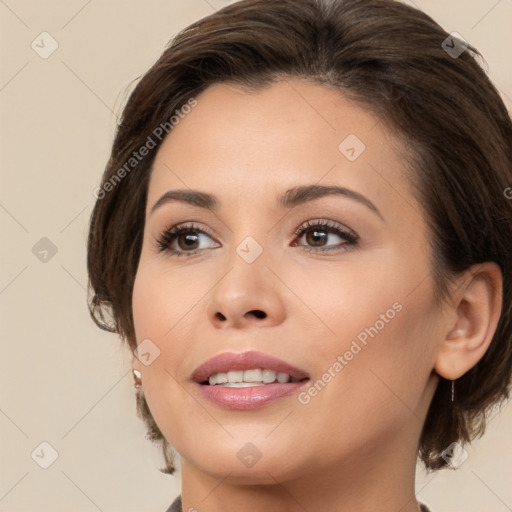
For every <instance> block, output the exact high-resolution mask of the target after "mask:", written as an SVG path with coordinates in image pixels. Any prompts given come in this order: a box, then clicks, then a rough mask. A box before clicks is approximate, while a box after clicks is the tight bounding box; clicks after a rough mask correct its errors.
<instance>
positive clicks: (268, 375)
mask: <svg viewBox="0 0 512 512" xmlns="http://www.w3.org/2000/svg"><path fill="white" fill-rule="evenodd" d="M305 380H309V379H308V378H307V377H303V378H296V377H292V376H291V375H289V374H288V373H284V372H277V371H275V370H271V369H269V368H253V369H249V370H229V371H227V372H219V373H214V374H212V375H210V376H209V378H208V380H204V381H202V382H201V383H200V384H202V385H204V386H218V387H224V388H249V387H255V386H267V385H269V384H274V383H275V384H287V383H295V382H303V381H305Z"/></svg>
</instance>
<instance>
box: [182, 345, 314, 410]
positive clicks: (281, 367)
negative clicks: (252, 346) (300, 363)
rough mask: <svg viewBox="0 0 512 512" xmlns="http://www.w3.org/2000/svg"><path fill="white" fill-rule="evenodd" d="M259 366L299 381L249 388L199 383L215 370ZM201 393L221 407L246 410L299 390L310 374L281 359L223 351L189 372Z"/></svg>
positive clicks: (249, 353) (224, 370) (245, 368)
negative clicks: (285, 374)
mask: <svg viewBox="0 0 512 512" xmlns="http://www.w3.org/2000/svg"><path fill="white" fill-rule="evenodd" d="M253 368H262V369H269V370H274V371H275V372H281V373H287V374H288V375H290V377H293V378H294V379H297V380H298V381H299V382H288V383H280V382H273V383H272V384H262V385H261V386H252V387H248V388H225V387H222V386H210V385H205V384H202V383H203V382H205V381H207V380H208V377H210V375H213V374H214V373H221V372H222V373H225V372H228V371H229V370H251V369H253ZM191 379H192V381H193V382H194V385H195V386H196V389H197V391H198V392H199V394H200V396H202V397H203V398H206V399H207V400H208V401H210V402H211V403H213V404H215V405H217V406H218V407H221V408H224V409H237V410H248V409H258V408H261V407H264V406H266V405H268V404H270V403H271V402H274V401H275V400H277V399H279V398H284V397H286V396H290V395H292V394H295V393H297V392H298V391H299V389H300V388H302V387H303V386H305V385H306V383H307V382H308V381H309V374H308V373H307V372H305V371H304V370H300V369H299V368H296V367H295V366H292V365H291V364H289V363H286V362H285V361H282V360H281V359H277V358H276V357H273V356H270V355H267V354H262V353H261V352H255V351H249V352H242V353H235V352H225V353H223V354H219V355H217V356H215V357H212V358H211V359H208V360H207V361H205V362H204V363H203V364H201V365H200V366H199V367H198V368H197V369H196V370H195V371H194V372H193V373H192V376H191Z"/></svg>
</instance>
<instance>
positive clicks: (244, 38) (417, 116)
mask: <svg viewBox="0 0 512 512" xmlns="http://www.w3.org/2000/svg"><path fill="white" fill-rule="evenodd" d="M450 37H451V35H450V34H448V33H447V32H446V31H445V30H443V29H442V28H441V27H440V26H439V25H438V24H437V23H436V22H435V21H434V20H432V19H431V18H430V17H429V16H427V15H426V14H424V13H423V12H421V11H419V10H416V9H414V8H412V7H409V6H407V5H405V4H402V3H399V2H395V1H393V0H242V1H240V2H237V3H234V4H232V5H229V6H227V7H225V8H223V9H221V10H219V11H218V12H216V13H214V14H212V15H211V16H208V17H206V18H203V19H201V20H199V21H197V22H195V23H193V24H192V25H190V26H189V27H187V28H186V29H184V30H183V31H181V32H180V33H179V34H178V35H177V36H176V37H175V38H174V39H173V40H172V41H171V43H170V44H169V46H168V47H167V48H166V49H165V51H164V52H163V54H162V55H161V57H160V58H159V59H158V61H157V62H156V63H155V64H154V65H153V66H152V67H151V68H150V69H149V71H148V72H147V73H146V74H145V75H144V76H143V77H142V79H141V80H140V81H139V82H138V84H137V86H136V87H135V89H134V90H133V92H132V93H131V95H130V97H129V100H128V102H127V104H126V107H125V108H124V111H123V113H122V118H121V122H120V124H119V126H118V129H117V133H116V136H115V141H114V143H113V147H112V153H111V156H110V160H109V162H108V164H107V166H106V169H105V172H104V175H103V179H102V186H101V189H100V188H99V189H98V190H100V191H101V195H98V196H97V197H98V200H97V202H96V205H95V207H94V211H93V213H92V216H91V223H90V232H89V239H88V258H87V265H88V272H89V285H90V288H91V290H92V293H91V300H90V304H89V308H90V312H91V315H92V317H93V319H94V320H95V322H96V323H97V324H98V325H99V326H100V327H101V328H103V329H106V330H108V331H111V332H116V333H118V334H120V335H121V337H122V338H123V339H125V340H126V341H127V342H128V344H129V346H130V348H131V349H134V348H135V347H136V339H135V331H134V324H133V316H132V307H131V299H132V290H133V284H134V279H135V274H136V271H137V266H138V261H139V257H140V253H141V247H142V236H143V232H144V222H145V206H146V198H147V190H148V182H149V177H150V173H151V168H152V163H153V160H154V157H155V154H156V151H157V150H158V147H159V145H160V144H161V140H159V141H158V142H157V147H156V149H153V150H152V152H151V153H150V154H149V155H148V156H146V157H145V158H144V159H143V160H142V161H140V163H139V162H137V163H136V165H134V168H133V170H132V169H129V171H130V172H128V171H126V168H125V171H126V172H124V173H121V174H122V179H120V169H121V167H120V166H122V165H123V164H125V163H126V162H127V161H129V159H130V158H131V157H132V155H133V152H134V151H137V150H138V149H139V148H140V147H141V145H143V144H144V143H145V141H147V140H148V137H150V136H151V135H152V134H154V130H155V128H156V127H158V126H162V123H165V122H168V120H169V119H170V118H171V117H172V116H173V114H175V112H176V110H177V109H180V108H181V107H182V106H183V105H185V104H186V102H187V101H189V100H190V99H191V98H194V97H195V96H197V95H198V94H200V93H201V92H202V91H204V90H205V89H206V88H207V87H208V86H210V85H212V84H214V83H222V82H225V83H226V82H231V83H234V84H238V85H241V86H245V87H247V88H249V89H253V90H258V89H260V88H262V87H264V86H266V85H269V84H271V83H273V82H275V81H278V80H285V79H287V78H292V77H297V78H303V79H306V80H311V81H313V82H316V83H320V84H325V85H329V86H334V87H336V88H337V90H338V91H339V92H340V93H341V94H343V95H344V96H346V97H347V98H349V99H352V100H354V101H356V102H358V103H359V104H360V105H362V106H363V107H365V108H368V109H369V110H371V111H372V112H375V113H376V114H378V115H379V116H381V118H382V119H384V120H385V123H386V125H387V126H388V128H389V129H391V130H393V131H394V132H396V133H397V134H398V135H399V137H400V139H401V140H402V141H403V142H404V146H405V147H407V148H409V150H410V155H411V158H410V162H409V164H410V166H411V169H412V170H413V171H414V172H413V174H412V180H411V181H412V182H413V185H414V191H415V194H416V195H417V198H418V199H419V201H420V204H421V205H422V207H423V210H424V211H423V214H424V216H425V218H426V220H427V222H428V226H429V229H430V242H431V247H432V272H433V276H434V281H435V284H436V290H437V291H438V293H439V297H440V298H444V297H445V295H446V291H447V286H446V285H447V283H448V282H449V280H450V279H451V278H452V277H454V276H456V275H457V274H458V273H460V272H462V271H464V270H466V269H468V268H469V267H470V266H472V265H474V264H478V263H482V262H485V261H493V262H496V263H497V264H499V266H500V268H501V271H502V275H503V280H504V282H503V290H504V294H503V308H502V314H501V317H500V321H499V324H498V327H497V330H496V332H495V335H494V338H493V340H492V343H491V345H490V347H489V349H488V350H487V352H486V353H485V355H484V356H483V357H482V359H481V360H480V361H479V362H478V363H477V364H476V365H475V366H474V367H473V368H471V369H470V370H469V371H468V372H466V374H464V375H463V376H462V377H460V379H458V381H457V386H456V390H457V399H456V401H455V403H453V404H452V403H451V402H450V387H449V385H450V381H448V380H446V379H444V378H440V381H439V384H438V387H437V389H436V392H435V394H434V397H433V399H432V402H431V405H430V409H429V411H428V414H427V417H426V421H425V424H424V427H423V431H422V434H421V439H420V446H419V449H420V451H419V453H420V456H421V460H422V461H423V462H424V464H425V467H426V468H427V469H438V468H442V467H444V466H446V465H447V462H446V461H445V460H444V458H443V457H442V453H443V451H444V450H445V449H446V448H447V447H448V446H449V445H450V444H451V443H452V442H455V441H461V442H469V441H471V440H472V439H473V438H474V437H476V436H477V435H482V434H483V432H484V430H485V421H486V414H487V413H488V411H489V409H490V407H491V406H492V405H495V404H497V403H498V402H500V401H502V400H505V399H506V398H508V394H509V386H510V375H511V367H512V321H511V318H512V295H511V294H512V247H511V240H512V216H511V211H512V201H511V200H507V194H506V191H507V190H511V189H510V187H511V185H512V123H511V119H510V115H509V113H508V111H507V109H506V107H505V105H504V103H503V101H502V99H501V98H500V95H499V93H498V91H497V90H496V88H495V87H494V86H493V85H492V83H491V82H490V80H489V78H488V77H487V75H486V73H485V72H484V71H483V69H482V68H481V67H480V65H479V64H478V62H477V60H476V59H477V58H481V55H480V53H479V52H478V51H477V50H476V49H475V48H474V47H473V46H471V45H468V46H467V48H466V47H461V46H460V45H461V42H460V41H459V40H458V39H453V38H452V39H450ZM447 41H448V48H454V47H455V45H456V44H457V45H458V46H457V47H456V48H462V50H463V51H462V53H461V54H460V55H453V53H452V54H450V52H449V51H447V50H448V48H447V46H446V42H447ZM153 138H154V137H153ZM116 173H117V174H116ZM113 180H114V181H113ZM107 184H110V186H109V187H107V186H106V185H107ZM137 411H138V413H139V415H140V416H141V417H142V418H143V419H144V421H145V422H146V425H147V427H148V437H149V438H150V439H152V440H153V441H159V442H161V443H162V447H163V449H164V455H165V460H166V465H167V466H166V468H165V469H164V471H166V472H168V473H172V472H173V471H174V466H173V462H172V456H171V452H170V445H169V444H168V442H167V441H166V440H165V438H164V437H163V435H162V433H161V432H160V430H159V428H158V426H157V425H156V423H155V422H154V420H153V418H152V416H151V413H150V411H149V408H148V406H147V403H146V401H145V399H144V397H143V396H141V395H139V398H138V401H137Z"/></svg>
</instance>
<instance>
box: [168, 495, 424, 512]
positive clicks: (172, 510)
mask: <svg viewBox="0 0 512 512" xmlns="http://www.w3.org/2000/svg"><path fill="white" fill-rule="evenodd" d="M420 507H421V512H431V511H430V509H429V508H428V507H427V506H426V505H423V503H420ZM166 512H183V511H182V510H181V495H180V496H178V497H177V498H176V499H175V500H174V501H173V502H172V505H171V506H170V507H169V508H168V509H167V510H166Z"/></svg>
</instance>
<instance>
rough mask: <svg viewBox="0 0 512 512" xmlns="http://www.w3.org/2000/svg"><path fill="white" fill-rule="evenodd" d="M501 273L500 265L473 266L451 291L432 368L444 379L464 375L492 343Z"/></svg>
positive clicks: (483, 264)
mask: <svg viewBox="0 0 512 512" xmlns="http://www.w3.org/2000/svg"><path fill="white" fill-rule="evenodd" d="M502 293H503V276H502V273H501V269H500V267H499V265H497V264H496V263H494V262H485V263H480V264H477V265H474V266H472V267H471V268H470V269H469V270H467V271H466V272H465V273H464V275H463V276H462V277H461V279H460V280H459V282H458V286H457V288H456V289H455V290H454V291H453V292H452V299H453V300H452V302H451V306H450V311H449V314H448V315H447V318H448V319H449V320H448V322H447V324H446V328H445V330H444V339H442V340H441V343H440V345H439V349H438V353H437V358H436V363H435V366H434V369H435V370H436V372H437V373H438V374H439V375H440V376H441V377H444V378H445V379H449V380H455V379H458V378H459V377H461V376H462V375H464V374H465V373H466V372H467V371H469V370H470V369H471V368H473V366H475V365H476V364H477V363H478V361H480V359H481V358H482V357H483V355H484V354H485V352H486V351H487V349H488V348H489V345H490V344H491V341H492V338H493V336H494V333H495V332H496V327H497V325H498V321H499V318H500V315H501V310H502Z"/></svg>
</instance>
